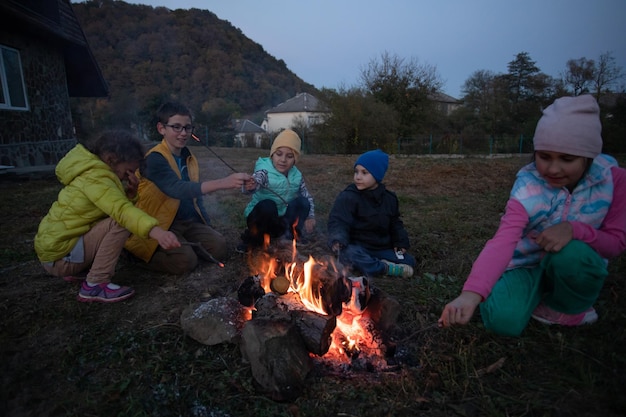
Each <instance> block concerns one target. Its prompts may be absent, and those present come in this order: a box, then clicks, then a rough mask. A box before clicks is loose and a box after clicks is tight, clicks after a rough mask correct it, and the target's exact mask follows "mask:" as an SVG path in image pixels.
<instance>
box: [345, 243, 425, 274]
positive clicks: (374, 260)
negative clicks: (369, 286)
mask: <svg viewBox="0 0 626 417" xmlns="http://www.w3.org/2000/svg"><path fill="white" fill-rule="evenodd" d="M381 259H385V260H387V261H389V262H393V263H395V264H406V265H410V266H412V267H414V266H415V258H414V257H413V256H411V255H409V254H408V253H405V254H404V259H398V257H397V256H396V252H395V251H394V250H393V248H391V249H383V250H369V249H365V248H364V247H363V246H360V245H348V246H346V247H345V248H343V249H341V252H340V253H339V261H340V262H341V263H342V264H344V265H347V266H350V267H352V269H354V270H357V271H360V272H361V273H362V274H364V275H366V276H376V275H382V274H384V273H385V271H386V270H387V266H386V265H385V263H384V262H382V261H381Z"/></svg>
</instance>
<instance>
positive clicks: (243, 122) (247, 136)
mask: <svg viewBox="0 0 626 417" xmlns="http://www.w3.org/2000/svg"><path fill="white" fill-rule="evenodd" d="M233 124H234V130H235V140H234V146H235V147H236V148H247V147H252V146H254V147H255V148H261V147H262V146H263V138H265V137H267V133H266V132H265V130H263V128H262V127H261V126H259V125H257V124H256V123H254V122H252V121H250V120H248V119H235V120H234V123H233Z"/></svg>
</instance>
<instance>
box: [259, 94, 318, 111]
mask: <svg viewBox="0 0 626 417" xmlns="http://www.w3.org/2000/svg"><path fill="white" fill-rule="evenodd" d="M305 111H306V112H327V111H328V109H327V108H326V106H324V105H323V104H322V103H321V102H320V101H319V100H318V99H317V98H316V97H314V96H312V95H311V94H309V93H300V94H298V95H296V96H295V97H292V98H290V99H289V100H287V101H284V102H282V103H280V104H279V105H278V106H276V107H272V108H271V109H269V110H268V111H266V112H265V113H299V112H305Z"/></svg>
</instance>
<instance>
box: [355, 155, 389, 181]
mask: <svg viewBox="0 0 626 417" xmlns="http://www.w3.org/2000/svg"><path fill="white" fill-rule="evenodd" d="M357 165H361V166H362V167H363V168H365V169H366V170H367V171H368V172H369V173H370V174H372V177H374V179H375V180H376V182H381V181H382V180H383V178H384V177H385V173H386V172H387V167H389V155H387V154H386V153H384V152H383V151H381V150H380V149H376V150H375V151H368V152H365V153H364V154H363V155H361V156H359V158H358V159H357V160H356V162H355V163H354V166H355V167H356V166H357Z"/></svg>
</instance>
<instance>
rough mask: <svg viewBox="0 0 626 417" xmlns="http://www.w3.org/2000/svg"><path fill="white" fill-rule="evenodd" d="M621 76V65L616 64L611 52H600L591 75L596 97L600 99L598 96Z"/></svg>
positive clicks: (622, 75)
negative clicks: (592, 75)
mask: <svg viewBox="0 0 626 417" xmlns="http://www.w3.org/2000/svg"><path fill="white" fill-rule="evenodd" d="M623 77H624V73H623V72H622V67H620V66H619V65H617V63H616V62H615V57H613V54H612V53H611V52H605V53H603V54H601V55H600V59H598V64H597V66H596V69H595V73H594V77H593V87H594V90H595V91H594V95H595V96H596V99H597V100H600V96H601V95H602V94H604V93H606V92H607V91H609V89H610V87H611V86H612V85H613V84H615V83H616V82H617V81H618V80H620V79H622V78H623Z"/></svg>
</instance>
